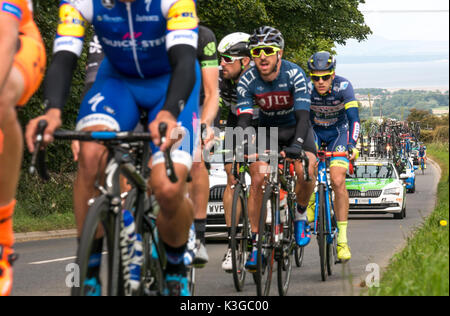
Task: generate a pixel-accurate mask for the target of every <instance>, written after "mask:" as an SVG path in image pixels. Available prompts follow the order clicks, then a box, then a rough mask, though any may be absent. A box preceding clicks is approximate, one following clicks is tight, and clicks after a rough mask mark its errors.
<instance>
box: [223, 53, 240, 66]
mask: <svg viewBox="0 0 450 316" xmlns="http://www.w3.org/2000/svg"><path fill="white" fill-rule="evenodd" d="M220 58H221V60H222V61H223V62H224V63H225V64H232V63H234V62H235V61H236V60H241V59H242V58H244V57H233V56H228V55H221V56H220Z"/></svg>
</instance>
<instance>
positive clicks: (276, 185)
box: [254, 153, 311, 296]
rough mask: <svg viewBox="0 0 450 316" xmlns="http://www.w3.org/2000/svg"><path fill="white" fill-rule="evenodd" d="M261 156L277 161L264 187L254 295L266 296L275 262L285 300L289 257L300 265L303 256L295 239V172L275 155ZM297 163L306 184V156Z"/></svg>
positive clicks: (279, 286) (290, 260)
mask: <svg viewBox="0 0 450 316" xmlns="http://www.w3.org/2000/svg"><path fill="white" fill-rule="evenodd" d="M262 156H265V157H277V159H278V164H277V168H270V173H269V174H266V176H265V183H264V185H263V191H264V196H263V200H262V207H261V214H260V222H259V230H258V236H257V268H256V272H255V273H254V276H255V279H256V291H257V295H258V296H268V295H269V293H270V286H271V281H272V273H273V264H274V261H277V277H278V293H279V295H280V296H285V295H287V292H288V289H289V283H290V277H291V271H292V259H291V257H292V256H293V255H294V254H295V256H296V262H301V261H302V258H298V257H297V256H303V249H301V250H299V249H298V246H297V243H296V241H295V235H294V218H295V211H296V194H295V184H296V180H297V175H296V174H295V172H294V169H293V165H292V164H293V163H292V162H289V161H288V160H287V159H285V158H284V157H282V156H281V155H279V154H278V153H270V154H268V155H267V156H266V155H259V157H262ZM299 160H301V161H302V164H303V170H305V172H304V177H305V180H306V181H311V179H310V176H309V173H308V168H309V160H308V158H307V156H306V155H302V158H301V159H299ZM281 190H284V191H285V192H286V193H287V211H286V210H285V211H284V212H283V213H284V214H283V215H282V214H281V209H280V193H281ZM296 250H297V251H296ZM297 265H298V263H297Z"/></svg>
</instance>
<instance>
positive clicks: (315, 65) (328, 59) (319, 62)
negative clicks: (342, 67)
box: [308, 51, 336, 71]
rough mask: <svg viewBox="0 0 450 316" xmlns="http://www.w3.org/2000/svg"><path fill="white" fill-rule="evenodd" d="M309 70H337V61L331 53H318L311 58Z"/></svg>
mask: <svg viewBox="0 0 450 316" xmlns="http://www.w3.org/2000/svg"><path fill="white" fill-rule="evenodd" d="M308 68H309V71H313V70H334V69H335V68H336V59H335V58H334V57H333V56H331V54H330V53H329V52H325V51H322V52H318V53H315V54H314V55H312V56H311V57H310V58H309V60H308Z"/></svg>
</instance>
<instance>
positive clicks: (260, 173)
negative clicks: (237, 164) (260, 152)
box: [248, 161, 269, 233]
mask: <svg viewBox="0 0 450 316" xmlns="http://www.w3.org/2000/svg"><path fill="white" fill-rule="evenodd" d="M268 166H269V165H268V164H267V163H265V162H262V161H257V162H254V163H252V164H251V165H250V176H251V178H252V185H251V186H250V195H249V198H248V217H249V220H250V225H251V229H252V233H257V232H259V229H258V227H259V218H260V215H261V214H260V213H261V206H262V199H263V195H264V192H263V188H262V186H263V185H264V177H265V175H266V174H265V173H264V170H266V171H267V168H268Z"/></svg>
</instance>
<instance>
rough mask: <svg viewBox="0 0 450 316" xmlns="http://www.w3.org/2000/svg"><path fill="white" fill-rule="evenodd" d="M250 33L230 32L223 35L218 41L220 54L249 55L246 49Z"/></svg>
mask: <svg viewBox="0 0 450 316" xmlns="http://www.w3.org/2000/svg"><path fill="white" fill-rule="evenodd" d="M249 38H250V34H247V33H241V32H236V33H231V34H228V35H227V36H225V37H224V38H223V39H222V40H221V41H220V43H219V47H218V49H217V50H218V51H219V53H220V54H229V55H232V56H250V52H249V50H248V47H247V45H248V40H249Z"/></svg>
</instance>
